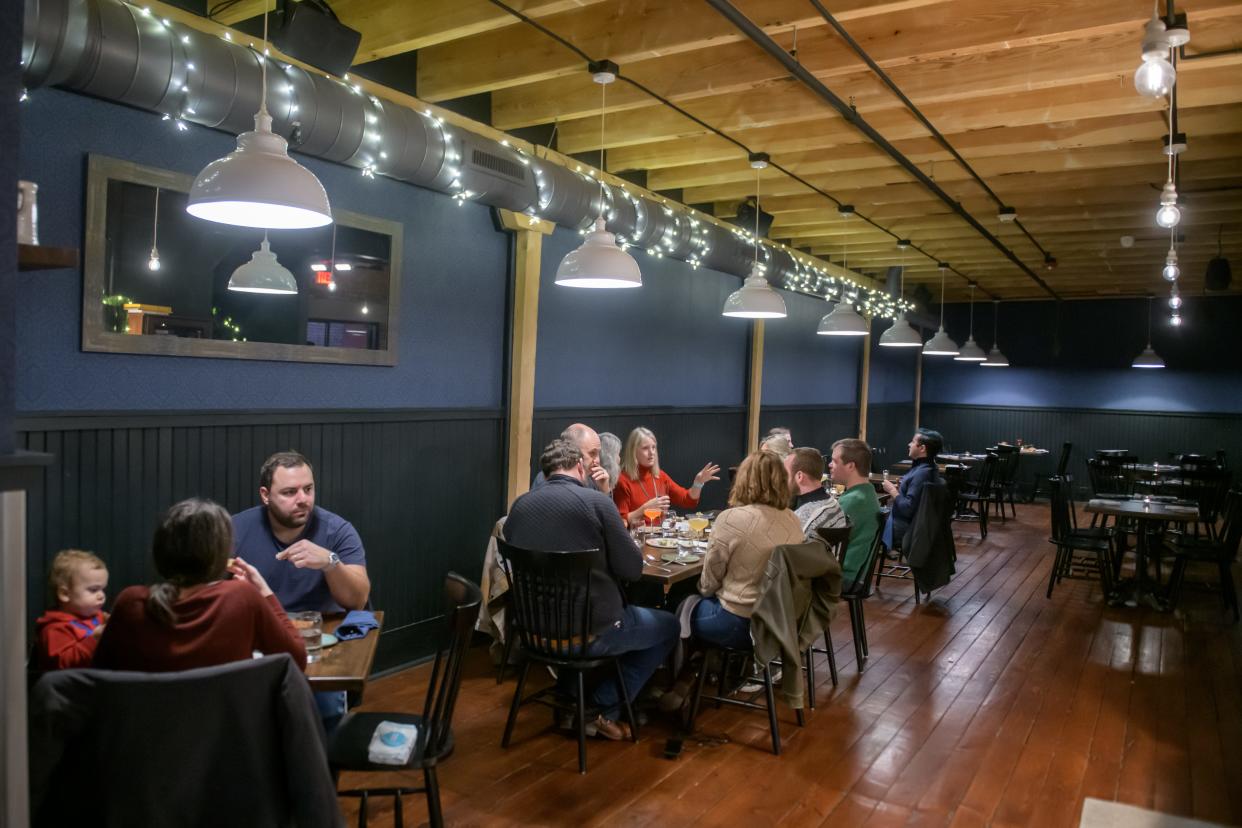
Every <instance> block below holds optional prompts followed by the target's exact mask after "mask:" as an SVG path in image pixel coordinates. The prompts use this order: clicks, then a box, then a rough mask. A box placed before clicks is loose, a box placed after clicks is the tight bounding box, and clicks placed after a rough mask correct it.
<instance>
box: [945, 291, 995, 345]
mask: <svg viewBox="0 0 1242 828" xmlns="http://www.w3.org/2000/svg"><path fill="white" fill-rule="evenodd" d="M987 358H988V355H987V354H985V353H984V352H983V349H982V348H980V347H979V346H978V345H977V344H976V343H975V283H974V282H971V283H970V334H969V335H968V336H967V337H966V344H964V345H962V352H961V353H960V354H958V355H957V356H955V357H953V359H954V360H956V361H958V362H983V361H984V360H985V359H987Z"/></svg>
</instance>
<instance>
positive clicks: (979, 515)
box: [953, 451, 999, 539]
mask: <svg viewBox="0 0 1242 828" xmlns="http://www.w3.org/2000/svg"><path fill="white" fill-rule="evenodd" d="M998 463H999V460H998V458H997V455H996V454H995V453H994V452H991V451H989V452H988V456H987V457H985V458H984V460H983V465H982V466H980V467H979V477H978V478H976V479H975V481H974V482H973V483H968V484H967V485H966V487H965V488H963V489H962V490H961V491H959V492H958V493H957V503H956V505H955V506H954V514H953V518H954V520H977V521H978V522H979V537H980V539H983V538H986V537H987V536H988V512H989V511H990V508H989V506H990V504H991V503H992V501H993V500H994V499H995V498H997V493H996V492H995V491H994V486H995V476H996V468H997V465H998Z"/></svg>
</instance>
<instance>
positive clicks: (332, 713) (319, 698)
mask: <svg viewBox="0 0 1242 828" xmlns="http://www.w3.org/2000/svg"><path fill="white" fill-rule="evenodd" d="M314 695H315V706H316V707H318V708H319V718H320V719H321V720H322V721H323V730H324V733H325V734H327V735H328V736H329V737H331V736H332V733H333V731H335V730H336V726H337V725H339V724H340V723H341V719H342V718H344V717H345V708H346V706H347V704H348V699H347V698H346V695H345V692H344V691H340V692H334V691H327V692H320V693H315V694H314Z"/></svg>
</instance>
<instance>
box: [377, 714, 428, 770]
mask: <svg viewBox="0 0 1242 828" xmlns="http://www.w3.org/2000/svg"><path fill="white" fill-rule="evenodd" d="M417 742H418V726H417V725H412V724H398V723H397V722H380V723H379V724H378V725H377V726H376V728H375V732H374V733H372V734H371V744H370V745H369V746H368V747H367V758H368V759H370V760H371V761H372V762H374V763H375V764H377V765H404V764H405V763H406V762H408V761H410V753H412V752H413V750H414V745H415V744H416V743H417Z"/></svg>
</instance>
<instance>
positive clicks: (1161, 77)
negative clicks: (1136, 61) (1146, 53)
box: [1134, 57, 1177, 98]
mask: <svg viewBox="0 0 1242 828" xmlns="http://www.w3.org/2000/svg"><path fill="white" fill-rule="evenodd" d="M1176 80H1177V70H1176V69H1174V68H1173V64H1171V63H1169V61H1168V60H1167V59H1166V58H1163V57H1158V58H1155V59H1154V60H1144V61H1143V63H1142V64H1141V65H1140V66H1139V68H1138V70H1137V71H1136V72H1135V73H1134V88H1135V89H1136V90H1138V93H1139V94H1140V95H1142V96H1143V97H1144V98H1163V97H1164V96H1165V95H1168V94H1169V92H1170V91H1172V89H1173V83H1174V82H1175V81H1176Z"/></svg>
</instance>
